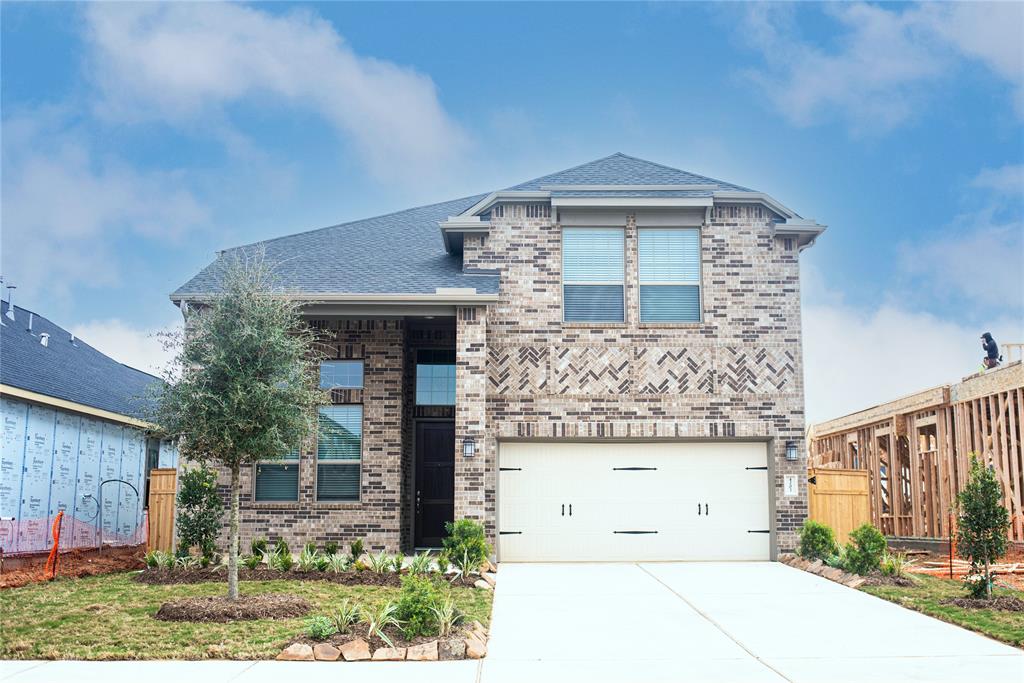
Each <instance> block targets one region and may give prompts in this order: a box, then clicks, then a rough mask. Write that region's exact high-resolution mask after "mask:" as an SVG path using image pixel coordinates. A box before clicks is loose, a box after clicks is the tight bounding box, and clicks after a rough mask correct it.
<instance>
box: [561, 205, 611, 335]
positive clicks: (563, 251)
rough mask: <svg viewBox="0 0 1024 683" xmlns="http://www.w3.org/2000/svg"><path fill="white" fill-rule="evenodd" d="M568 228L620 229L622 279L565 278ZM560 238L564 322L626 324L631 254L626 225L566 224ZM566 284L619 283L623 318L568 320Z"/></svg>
mask: <svg viewBox="0 0 1024 683" xmlns="http://www.w3.org/2000/svg"><path fill="white" fill-rule="evenodd" d="M566 230H615V231H618V232H619V233H621V234H622V280H621V281H619V282H615V281H612V280H601V281H593V280H587V281H586V282H578V281H573V280H566V279H565V231H566ZM559 238H560V240H561V243H560V245H559V246H560V252H561V253H560V254H559V258H560V259H561V264H560V266H561V267H560V269H559V279H560V280H561V282H560V283H559V285H558V289H559V294H560V295H561V298H562V322H563V323H569V324H570V325H592V326H595V327H600V326H602V325H624V324H625V323H626V321H627V320H628V318H629V307H628V306H627V304H626V271H627V270H628V268H627V262H626V258H627V256H628V254H629V249H628V246H627V244H626V227H625V226H622V227H616V226H603V225H594V226H590V225H572V226H564V227H562V231H561V235H560V236H559ZM566 285H577V286H586V285H595V286H600V285H605V286H608V285H618V286H620V287H622V320H566V319H565V286H566Z"/></svg>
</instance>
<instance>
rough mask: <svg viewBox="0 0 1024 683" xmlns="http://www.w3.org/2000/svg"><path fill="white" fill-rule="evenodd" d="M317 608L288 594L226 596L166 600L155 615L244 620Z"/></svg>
mask: <svg viewBox="0 0 1024 683" xmlns="http://www.w3.org/2000/svg"><path fill="white" fill-rule="evenodd" d="M312 609H313V606H312V605H310V604H309V603H308V602H307V601H306V600H305V599H303V598H300V597H299V596H297V595H289V594H288V593H267V594H264V595H245V596H242V597H240V598H239V599H238V600H228V599H227V598H225V597H221V596H216V597H201V598H183V599H181V600H172V601H171V602H165V603H164V604H163V605H161V606H160V609H159V610H157V612H156V614H154V615H153V618H154V619H159V620H160V621H217V622H224V621H244V620H249V619H288V618H291V617H301V616H302V615H303V614H308V613H309V612H310V611H311V610H312Z"/></svg>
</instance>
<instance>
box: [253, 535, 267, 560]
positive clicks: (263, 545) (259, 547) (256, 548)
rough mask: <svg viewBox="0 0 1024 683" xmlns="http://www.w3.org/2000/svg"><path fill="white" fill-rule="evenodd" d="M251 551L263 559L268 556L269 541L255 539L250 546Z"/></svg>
mask: <svg viewBox="0 0 1024 683" xmlns="http://www.w3.org/2000/svg"><path fill="white" fill-rule="evenodd" d="M249 551H250V552H251V553H252V554H253V555H255V556H256V557H263V556H264V555H266V554H267V539H265V538H254V539H252V543H250V544H249Z"/></svg>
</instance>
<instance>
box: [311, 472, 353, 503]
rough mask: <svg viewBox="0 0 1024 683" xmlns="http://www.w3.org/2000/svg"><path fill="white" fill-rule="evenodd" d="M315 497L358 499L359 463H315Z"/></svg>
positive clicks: (326, 499)
mask: <svg viewBox="0 0 1024 683" xmlns="http://www.w3.org/2000/svg"><path fill="white" fill-rule="evenodd" d="M316 499H317V500H323V501H357V500H359V464H358V463H356V464H351V465H334V464H324V463H319V464H317V466H316Z"/></svg>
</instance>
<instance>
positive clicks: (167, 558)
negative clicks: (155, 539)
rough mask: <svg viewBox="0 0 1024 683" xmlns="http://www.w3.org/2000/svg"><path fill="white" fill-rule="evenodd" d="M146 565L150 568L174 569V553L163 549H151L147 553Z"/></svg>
mask: <svg viewBox="0 0 1024 683" xmlns="http://www.w3.org/2000/svg"><path fill="white" fill-rule="evenodd" d="M145 559H146V566H147V567H149V568H150V569H173V568H174V555H172V554H171V553H167V552H164V551H163V550H151V551H149V552H148V553H146V558H145Z"/></svg>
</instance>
